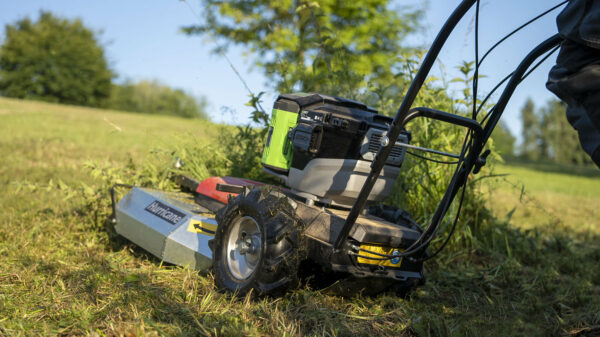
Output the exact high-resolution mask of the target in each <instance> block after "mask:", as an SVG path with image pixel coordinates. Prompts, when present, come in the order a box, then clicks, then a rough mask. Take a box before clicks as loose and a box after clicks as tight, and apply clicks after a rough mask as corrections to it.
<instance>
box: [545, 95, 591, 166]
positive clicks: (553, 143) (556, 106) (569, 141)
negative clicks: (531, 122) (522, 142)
mask: <svg viewBox="0 0 600 337" xmlns="http://www.w3.org/2000/svg"><path fill="white" fill-rule="evenodd" d="M566 108H567V107H566V104H565V103H563V102H561V101H559V100H557V99H552V100H550V101H548V102H547V103H546V106H544V107H543V108H541V109H540V110H539V112H538V114H539V115H540V117H541V138H542V140H541V141H540V144H541V145H542V146H541V147H540V151H543V152H542V153H543V155H544V157H545V158H548V159H551V160H552V161H554V162H556V163H559V164H579V165H581V164H585V163H591V162H590V159H589V157H588V156H587V155H586V153H585V151H583V149H582V148H581V144H580V143H579V138H578V136H577V131H575V130H574V129H573V127H572V126H571V125H570V124H569V122H568V121H567V117H566Z"/></svg>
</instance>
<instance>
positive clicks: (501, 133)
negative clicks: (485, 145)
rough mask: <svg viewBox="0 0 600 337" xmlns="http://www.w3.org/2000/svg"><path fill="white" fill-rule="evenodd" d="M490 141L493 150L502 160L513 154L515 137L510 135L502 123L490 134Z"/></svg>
mask: <svg viewBox="0 0 600 337" xmlns="http://www.w3.org/2000/svg"><path fill="white" fill-rule="evenodd" d="M492 140H493V141H494V148H495V149H496V151H497V152H498V153H500V154H501V155H502V157H504V158H511V157H513V156H514V154H515V141H516V139H515V136H513V135H512V133H510V130H509V129H508V127H507V126H506V124H504V123H503V122H502V121H501V122H500V123H499V124H498V125H496V128H495V129H494V132H492Z"/></svg>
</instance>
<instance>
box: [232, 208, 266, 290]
mask: <svg viewBox="0 0 600 337" xmlns="http://www.w3.org/2000/svg"><path fill="white" fill-rule="evenodd" d="M261 247H262V239H261V232H260V226H259V225H258V223H257V222H256V220H254V218H252V217H251V216H243V217H241V218H239V219H237V220H236V221H235V223H234V224H233V225H232V226H231V229H230V232H229V239H228V240H227V247H226V249H227V266H228V268H229V272H230V273H231V275H232V276H233V277H235V278H236V279H238V280H245V279H247V278H249V277H250V276H251V275H252V274H253V273H254V271H255V270H256V267H257V266H258V263H259V261H260V258H261V254H262V251H261Z"/></svg>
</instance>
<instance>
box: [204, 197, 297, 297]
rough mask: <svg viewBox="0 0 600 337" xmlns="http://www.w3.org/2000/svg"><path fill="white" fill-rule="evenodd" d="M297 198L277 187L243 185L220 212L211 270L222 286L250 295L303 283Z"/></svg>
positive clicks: (213, 244) (267, 292)
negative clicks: (238, 192) (299, 276)
mask: <svg viewBox="0 0 600 337" xmlns="http://www.w3.org/2000/svg"><path fill="white" fill-rule="evenodd" d="M294 206H295V202H294V201H292V200H291V199H289V198H287V197H286V196H285V195H284V194H283V193H281V192H279V191H277V190H275V189H273V188H272V187H268V186H267V187H259V188H254V189H252V190H249V189H247V188H246V189H244V192H242V193H240V194H239V195H238V196H237V197H235V198H231V199H230V200H229V203H228V205H227V206H225V207H223V208H222V209H221V210H220V211H219V212H218V213H217V216H216V219H217V222H218V224H219V225H218V227H217V231H216V233H215V238H214V241H213V242H212V244H211V248H212V250H213V257H212V269H213V273H214V276H215V283H216V285H217V287H218V288H219V289H221V290H225V291H230V292H235V293H237V294H239V295H245V294H247V293H248V292H250V291H251V290H254V291H255V292H256V293H257V294H258V295H266V294H274V293H282V292H285V291H286V290H288V289H290V288H294V287H297V286H298V283H299V282H298V268H299V265H300V260H301V255H303V254H301V251H302V249H301V248H302V243H301V226H300V225H301V224H300V222H299V221H298V220H297V219H296V217H295V216H294V214H295V211H294Z"/></svg>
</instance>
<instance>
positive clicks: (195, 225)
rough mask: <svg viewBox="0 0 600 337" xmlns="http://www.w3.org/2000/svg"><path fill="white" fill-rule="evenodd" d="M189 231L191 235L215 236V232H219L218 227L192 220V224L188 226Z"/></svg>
mask: <svg viewBox="0 0 600 337" xmlns="http://www.w3.org/2000/svg"><path fill="white" fill-rule="evenodd" d="M187 230H188V232H191V233H200V234H205V235H210V236H215V232H216V231H217V225H215V224H212V223H209V222H204V221H201V220H196V219H192V220H190V224H189V225H188V228H187Z"/></svg>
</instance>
